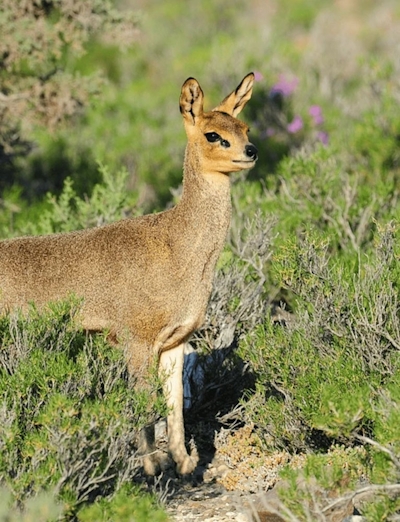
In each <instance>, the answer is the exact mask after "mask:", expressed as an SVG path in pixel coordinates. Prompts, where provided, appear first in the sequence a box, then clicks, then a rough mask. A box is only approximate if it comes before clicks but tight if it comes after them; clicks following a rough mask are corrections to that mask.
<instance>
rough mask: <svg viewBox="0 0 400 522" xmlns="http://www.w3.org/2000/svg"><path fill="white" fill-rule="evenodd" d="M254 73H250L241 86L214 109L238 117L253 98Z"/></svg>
mask: <svg viewBox="0 0 400 522" xmlns="http://www.w3.org/2000/svg"><path fill="white" fill-rule="evenodd" d="M253 83H254V74H253V73H249V74H248V75H247V76H245V77H244V78H243V80H242V81H241V83H240V84H239V86H238V87H237V88H236V90H234V91H233V92H232V93H231V94H229V96H227V97H226V98H225V99H224V100H223V102H222V103H220V104H219V105H218V107H215V109H214V111H221V112H226V113H227V114H230V115H231V116H233V117H236V116H237V115H238V114H239V112H240V111H241V110H242V109H243V107H244V106H245V105H246V103H247V102H248V101H249V100H250V98H251V93H252V92H253Z"/></svg>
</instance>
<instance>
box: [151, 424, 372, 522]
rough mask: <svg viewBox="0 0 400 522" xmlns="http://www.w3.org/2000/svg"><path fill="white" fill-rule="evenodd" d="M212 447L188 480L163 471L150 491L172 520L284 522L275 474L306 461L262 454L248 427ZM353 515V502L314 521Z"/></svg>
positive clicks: (345, 520)
mask: <svg viewBox="0 0 400 522" xmlns="http://www.w3.org/2000/svg"><path fill="white" fill-rule="evenodd" d="M214 444H215V447H214V450H213V453H209V454H208V455H204V454H203V456H202V457H201V459H200V465H199V467H198V469H197V470H196V474H195V476H194V477H192V478H191V479H190V480H187V481H183V480H182V479H181V478H177V477H175V476H173V475H172V474H171V475H168V472H165V473H164V475H163V476H162V477H160V478H158V479H156V481H155V483H153V484H152V485H151V486H150V488H151V489H152V490H153V491H154V492H155V493H156V494H157V496H158V497H159V499H160V501H161V502H162V503H163V504H164V506H165V508H166V510H167V512H168V513H169V515H170V517H171V521H174V522H191V521H199V522H200V521H201V522H211V521H213V522H228V521H229V522H283V518H282V517H281V516H280V515H279V513H282V506H281V505H280V502H279V498H278V496H277V493H276V484H277V482H278V481H279V478H278V474H279V471H280V470H281V469H282V467H283V466H284V465H286V464H290V465H291V466H295V467H299V466H301V465H302V462H303V461H304V458H303V457H301V456H297V457H296V458H293V457H291V456H290V455H289V454H287V453H285V452H276V453H274V454H271V455H266V454H265V452H263V451H262V449H261V447H260V445H259V442H258V439H257V436H256V435H255V434H254V432H253V429H252V427H251V426H243V427H241V428H239V429H237V430H234V431H232V430H228V429H227V430H220V431H219V432H218V433H217V434H216V436H215V441H214ZM356 514H357V510H356V509H355V507H354V505H353V503H352V502H346V503H342V504H339V505H338V506H336V507H335V508H334V509H332V510H331V511H327V512H326V513H324V514H323V515H321V517H318V519H316V520H321V521H326V522H350V521H352V522H356V521H361V520H363V519H362V517H359V516H356ZM324 517H325V518H324ZM296 520H297V519H296ZM310 520H313V519H311V518H310Z"/></svg>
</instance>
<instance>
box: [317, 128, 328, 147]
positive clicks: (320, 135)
mask: <svg viewBox="0 0 400 522" xmlns="http://www.w3.org/2000/svg"><path fill="white" fill-rule="evenodd" d="M317 140H319V141H320V142H321V143H323V144H324V145H328V143H329V134H328V133H327V132H325V131H318V132H317Z"/></svg>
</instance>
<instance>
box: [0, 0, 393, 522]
mask: <svg viewBox="0 0 400 522" xmlns="http://www.w3.org/2000/svg"><path fill="white" fill-rule="evenodd" d="M100 4H101V5H100ZM24 5H26V6H27V7H26V8H24V9H23V8H22V7H21V6H19V4H18V5H17V3H14V2H6V3H5V4H4V9H3V11H2V12H1V13H0V24H1V28H2V35H3V37H2V42H1V43H0V61H1V63H2V65H3V68H2V71H1V72H0V111H1V115H2V124H1V126H0V145H1V155H0V162H1V163H0V168H1V186H2V187H3V188H4V190H3V193H2V199H1V200H0V234H1V236H2V237H11V236H16V235H20V234H42V233H51V232H58V231H67V230H73V229H77V228H85V227H89V226H97V225H100V224H103V223H107V222H110V221H113V220H116V219H120V218H121V217H126V216H134V215H136V214H138V213H141V212H146V211H149V210H153V209H157V208H164V207H165V205H167V204H170V202H171V200H173V199H174V198H176V197H179V195H178V194H179V192H176V193H175V191H173V192H172V193H171V189H174V188H175V187H177V186H178V185H179V183H180V179H181V170H182V158H183V149H184V143H185V141H184V134H183V130H182V126H181V121H180V117H179V111H178V109H177V99H178V95H179V89H180V85H181V83H182V82H183V80H184V79H185V78H186V77H187V76H195V77H197V78H198V79H199V80H200V82H201V84H202V86H203V87H204V90H205V92H206V93H207V97H208V99H207V103H208V105H209V106H210V107H211V106H212V104H213V103H214V104H215V103H217V102H218V101H219V99H220V96H221V92H222V93H226V92H228V91H229V89H230V88H231V87H232V84H233V85H235V84H237V81H238V79H239V80H240V78H241V77H242V76H243V75H244V74H245V73H246V72H248V71H249V70H255V72H256V80H257V82H256V86H255V92H254V94H253V99H252V101H251V103H250V104H249V105H248V107H246V111H245V114H244V116H243V117H244V118H246V119H247V121H248V123H249V124H250V127H251V140H252V141H253V142H254V143H255V144H256V145H257V147H258V149H259V151H260V159H259V162H258V164H257V167H256V168H255V169H254V170H253V171H251V172H250V173H247V174H242V175H240V176H238V177H237V178H235V179H233V188H232V190H233V204H234V221H233V224H232V229H231V232H230V237H229V241H228V246H227V248H226V250H225V251H224V253H223V255H222V256H221V259H220V262H219V270H218V273H217V276H216V280H215V286H214V291H213V295H212V298H211V302H210V306H209V310H208V313H207V319H206V323H205V325H204V326H203V327H202V329H201V330H200V331H199V332H198V333H197V334H196V336H195V338H194V340H193V343H194V344H195V345H196V348H198V351H199V353H200V356H199V358H198V363H199V365H203V368H202V370H203V371H202V376H203V377H202V379H203V380H202V381H201V384H200V385H199V383H197V384H196V382H193V383H192V391H193V395H192V400H191V403H192V412H194V416H196V415H198V413H197V414H196V412H198V411H200V410H199V409H201V404H202V403H204V402H206V401H210V400H215V401H216V400H219V401H222V402H221V404H232V403H229V400H233V399H232V395H235V397H234V399H235V400H237V401H239V402H240V409H239V410H238V406H237V403H236V404H234V405H233V406H234V410H235V415H236V417H235V418H236V420H237V411H240V412H241V413H240V415H241V421H242V422H245V423H248V424H249V425H254V426H255V430H256V433H257V435H258V437H259V441H260V445H261V447H262V448H263V450H264V451H265V452H266V453H267V452H271V451H275V450H277V449H285V450H288V451H290V452H292V453H303V452H304V453H305V454H306V455H307V457H306V462H305V465H304V466H303V468H302V469H301V470H293V469H291V468H290V467H289V468H288V469H286V470H285V473H284V475H285V480H286V484H287V487H286V488H285V489H284V490H283V491H282V493H281V498H282V502H283V503H284V504H285V506H286V508H285V509H286V511H285V513H286V515H282V516H287V519H288V520H310V519H312V520H321V521H322V520H326V517H327V512H328V511H327V510H328V507H329V505H330V503H331V502H332V494H333V495H334V496H335V498H336V497H340V498H342V499H344V500H343V502H347V501H349V499H351V498H354V497H357V495H361V493H360V492H362V491H364V492H365V490H368V494H369V496H368V501H367V502H365V503H364V504H363V509H362V514H363V515H364V516H365V517H366V519H367V520H371V521H373V522H378V521H384V520H396V519H397V518H398V516H399V513H400V505H399V498H400V485H399V484H400V464H399V461H400V445H399V436H398V426H399V422H400V419H399V411H400V396H399V389H400V382H399V375H400V372H399V369H400V368H399V366H400V305H399V299H400V268H399V267H400V263H399V261H400V259H399V258H400V242H399V222H400V204H399V203H400V202H399V198H400V192H399V185H400V154H399V150H400V149H399V136H400V116H399V111H398V106H399V102H400V83H399V72H400V62H399V53H398V51H397V50H398V46H399V34H400V29H399V25H400V12H399V9H398V6H397V3H396V1H394V0H393V1H392V0H385V1H383V2H380V3H379V5H376V3H375V2H359V1H356V0H355V1H354V2H351V6H345V5H342V3H335V5H332V3H331V2H326V1H323V0H320V1H317V0H312V1H311V0H301V1H299V2H294V3H293V2H286V1H285V2H256V1H253V2H246V3H245V2H243V1H242V0H235V1H234V2H230V3H229V7H227V5H226V2H222V1H217V2H211V1H206V2H200V3H199V2H190V3H188V4H185V8H184V11H182V3H181V2H178V1H177V0H168V1H167V2H164V3H163V4H162V6H160V3H159V2H156V1H155V0H144V1H143V2H141V3H140V5H141V9H142V12H141V14H139V13H134V14H133V15H132V13H131V12H130V9H129V8H130V6H129V2H123V1H121V2H118V3H117V4H115V5H114V6H113V5H112V4H108V3H106V4H104V3H103V2H100V3H98V2H96V1H94V0H92V1H89V0H84V1H83V0H82V2H79V3H78V4H77V3H76V2H75V4H74V5H76V8H75V10H72V11H71V10H70V11H68V9H72V7H71V6H72V3H70V2H68V1H67V0H59V1H57V2H55V1H54V2H32V3H30V2H26V3H25V4H24ZM102 6H103V7H102ZM104 6H105V7H104ZM117 8H118V10H117ZM83 11H84V12H85V13H86V15H85V16H87V24H82V23H81V21H82V18H81V17H80V15H81V14H82V12H83ZM121 13H122V14H121ZM135 20H140V22H139V26H138V25H137V22H133V21H135ZM39 26H40V27H39ZM24 28H25V29H24ZM40 28H44V29H45V30H43V31H42V29H40ZM332 28H334V29H335V30H332ZM39 29H40V31H41V33H40V34H42V35H43V37H42V40H40V42H39V43H40V45H39V43H37V45H35V44H34V43H35V39H37V38H36V36H35V35H37V31H39ZM24 31H25V32H24ZM21 34H24V36H26V38H25V39H23V38H20V36H18V35H21ZM112 34H113V35H116V34H119V35H120V36H121V35H122V36H123V37H121V38H119V41H115V39H114V37H112V36H111V35H112ZM139 34H140V37H138V35H139ZM63 35H64V36H63ZM124 35H127V36H126V38H125V36H124ZM121 40H122V43H124V44H127V45H126V47H127V49H126V52H125V53H121V52H120V50H119V48H118V46H117V45H116V44H118V45H119V44H120V43H121ZM128 44H129V45H128ZM396 49H397V50H396ZM205 64H207V66H205ZM99 78H101V81H100V80H99ZM54 82H56V83H57V86H59V87H60V89H59V88H58V87H57V88H56V87H55V85H56V84H55V83H54ZM26 92H29V93H30V94H29V96H30V98H29V100H30V101H29V102H28V99H27V98H26V97H22V98H21V96H20V94H21V93H26ZM35 93H36V94H37V97H32V96H33V94H35ZM46 93H50V94H46ZM52 93H53V94H52ZM60 96H64V98H63V99H64V100H70V101H71V103H68V104H66V105H65V104H64V105H63V104H62V103H61V102H60V103H61V105H60V104H58V105H57V103H58V101H60ZM54 106H56V107H58V109H57V110H59V109H60V107H61V109H60V110H61V112H60V113H58V112H57V115H56V117H53V116H54V114H55V113H54V111H53V112H52V110H53V109H52V107H53V108H54ZM63 107H64V109H65V108H68V107H69V108H70V109H71V110H69V109H68V110H64V109H63ZM99 163H100V164H101V167H100V169H99V167H98V165H99ZM68 176H69V177H68ZM10 181H11V183H10ZM49 189H50V191H51V192H50V193H48V194H47V196H43V194H44V193H45V192H46V191H48V190H49ZM78 306H79V303H76V302H69V303H58V304H53V305H52V307H51V308H50V309H49V310H48V311H47V312H46V313H44V314H39V313H38V312H37V311H36V310H35V309H34V308H32V310H31V312H30V314H29V316H28V317H21V316H18V315H10V316H3V317H2V318H1V322H0V332H1V351H0V363H1V364H0V373H1V376H0V390H1V393H0V416H1V419H0V433H1V436H0V449H1V451H0V483H1V485H2V487H3V488H6V489H3V490H2V494H1V504H0V517H3V519H7V520H25V519H26V520H31V519H34V518H35V519H38V517H40V516H41V517H42V519H44V520H45V519H46V520H47V519H48V520H51V519H54V518H56V517H57V516H59V513H62V515H61V516H62V517H64V518H66V519H68V518H69V519H75V520H82V521H85V520H93V519H96V520H104V521H106V520H113V519H116V518H118V520H127V521H128V520H147V519H148V518H149V517H150V516H151V518H154V519H155V520H157V517H158V519H159V520H164V519H165V515H164V513H163V512H162V511H160V510H158V509H157V507H156V501H155V500H154V499H148V498H147V497H145V498H144V497H142V496H141V493H140V492H139V490H138V489H137V488H136V486H133V485H132V484H134V483H135V481H136V478H137V476H138V473H139V464H138V461H137V460H136V457H135V449H136V440H135V437H136V435H137V433H138V429H139V427H140V426H143V425H145V424H146V423H147V422H149V421H150V419H151V418H152V417H153V415H154V412H158V413H159V414H160V415H161V414H162V413H163V405H162V404H161V403H160V402H159V401H160V399H159V398H157V394H156V393H155V391H156V389H157V383H156V382H154V386H153V387H152V388H151V389H150V390H149V391H148V393H147V392H138V391H137V390H134V388H133V387H132V386H131V383H130V382H129V380H128V377H127V374H126V370H125V366H124V363H123V356H122V354H121V353H120V352H119V351H118V350H116V349H114V348H111V347H110V346H109V345H108V344H107V343H106V341H105V339H104V338H103V337H101V336H98V337H93V338H92V337H87V336H86V335H84V334H83V333H82V332H79V331H77V330H76V329H75V328H74V320H73V319H74V314H75V313H76V309H77V307H78ZM210 361H211V362H210ZM235 372H237V373H235ZM232 376H233V377H232ZM228 377H229V378H230V379H231V380H230V381H229V380H228V381H227V380H226V379H228ZM238 379H242V380H243V386H244V387H245V388H246V390H245V391H244V393H242V392H241V388H240V386H239V385H238V382H239V381H238ZM226 382H228V383H230V382H234V383H235V385H234V388H235V390H234V391H235V394H233V391H232V389H231V386H230V385H226ZM224 413H225V414H226V415H225V419H229V412H227V411H226V410H225V411H224ZM189 417H190V416H189ZM232 418H233V414H232ZM3 492H4V495H3ZM44 506H47V508H48V514H46V513H45V512H44V511H43V509H45V508H44ZM21 509H22V511H21ZM41 510H42V511H41ZM38 513H44V514H40V515H39V514H38ZM150 513H151V515H150ZM18 517H19V518H18ZM22 517H25V518H22ZM46 517H47V518H46ZM146 517H147V518H146ZM396 517H397V518H396Z"/></svg>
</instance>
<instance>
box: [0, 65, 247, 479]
mask: <svg viewBox="0 0 400 522" xmlns="http://www.w3.org/2000/svg"><path fill="white" fill-rule="evenodd" d="M253 82H254V74H253V73H250V74H248V75H247V76H245V78H244V79H243V80H242V82H241V83H240V84H239V86H238V87H237V88H236V90H234V91H233V92H232V93H231V94H229V95H228V96H227V97H226V98H225V99H224V100H223V101H222V103H221V104H220V105H218V106H217V107H216V108H215V109H213V110H212V111H210V112H204V110H203V100H204V94H203V91H202V89H201V87H200V85H199V83H198V81H197V80H195V79H194V78H188V79H187V80H186V81H185V83H184V84H183V86H182V90H181V95H180V111H181V114H182V117H183V122H184V127H185V131H186V135H187V146H186V151H185V159H184V168H183V171H184V172H183V190H182V196H181V199H180V201H179V203H178V204H177V205H176V206H175V207H173V208H171V209H168V210H166V211H164V212H160V213H156V214H148V215H144V216H141V217H135V218H127V219H124V220H121V221H117V222H114V223H111V224H108V225H104V226H99V227H97V228H91V229H87V230H80V231H75V232H68V233H61V234H51V235H43V236H34V237H30V236H29V237H19V238H13V239H7V240H3V241H1V242H0V314H4V313H8V312H10V311H13V310H16V309H20V310H22V311H25V310H27V308H28V307H29V305H30V304H31V303H34V304H35V305H36V306H37V307H39V308H43V307H45V306H46V304H48V303H50V302H54V301H57V300H62V299H66V298H68V297H69V296H71V295H74V296H76V297H78V298H80V300H81V303H82V304H81V308H80V310H79V313H78V321H79V327H81V328H82V329H84V330H87V331H89V332H99V331H106V332H108V333H109V334H110V335H112V336H113V337H114V338H115V339H117V342H119V343H120V344H122V342H124V343H126V344H125V345H124V346H125V353H126V359H127V365H128V369H129V372H130V373H131V374H133V375H135V373H138V372H140V371H143V368H146V367H148V366H149V364H150V363H151V361H154V360H156V361H157V362H158V371H159V372H160V375H162V378H163V393H164V395H165V398H166V403H167V406H168V414H167V431H168V453H169V455H170V456H171V457H172V459H173V461H174V462H175V464H176V469H177V472H178V473H179V474H181V475H187V474H191V473H192V472H193V471H194V469H195V467H196V465H197V460H198V457H197V453H196V451H195V450H193V451H192V452H191V453H190V454H189V453H188V451H187V449H186V446H185V432H184V423H183V382H182V372H183V361H184V347H185V343H186V342H187V341H188V339H189V337H190V335H191V334H192V333H193V332H194V331H195V330H196V329H197V328H199V327H200V326H201V325H202V323H203V321H204V318H205V312H206V307H207V303H208V300H209V297H210V294H211V289H212V282H213V275H214V271H215V265H216V262H217V260H218V257H219V255H220V253H221V251H222V248H223V245H224V242H225V239H226V235H227V231H228V227H229V225H230V219H231V197H230V178H229V174H231V173H233V172H237V171H240V170H243V169H249V168H251V167H253V166H254V165H255V162H256V160H257V149H256V147H255V146H254V145H253V144H252V143H250V142H249V139H248V131H249V128H248V126H247V125H246V124H245V123H244V122H242V121H240V120H238V119H237V118H236V116H237V115H238V114H239V113H240V112H241V110H242V109H243V107H244V106H245V104H246V103H247V101H248V100H249V99H250V97H251V94H252V88H253ZM140 447H141V451H142V454H143V466H144V470H145V472H146V473H147V474H149V475H153V474H155V473H157V472H158V471H159V464H160V462H159V458H158V457H157V455H156V452H155V451H154V435H153V436H152V435H151V434H150V435H149V434H148V433H147V434H145V436H144V442H143V441H142V443H141V444H140Z"/></svg>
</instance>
